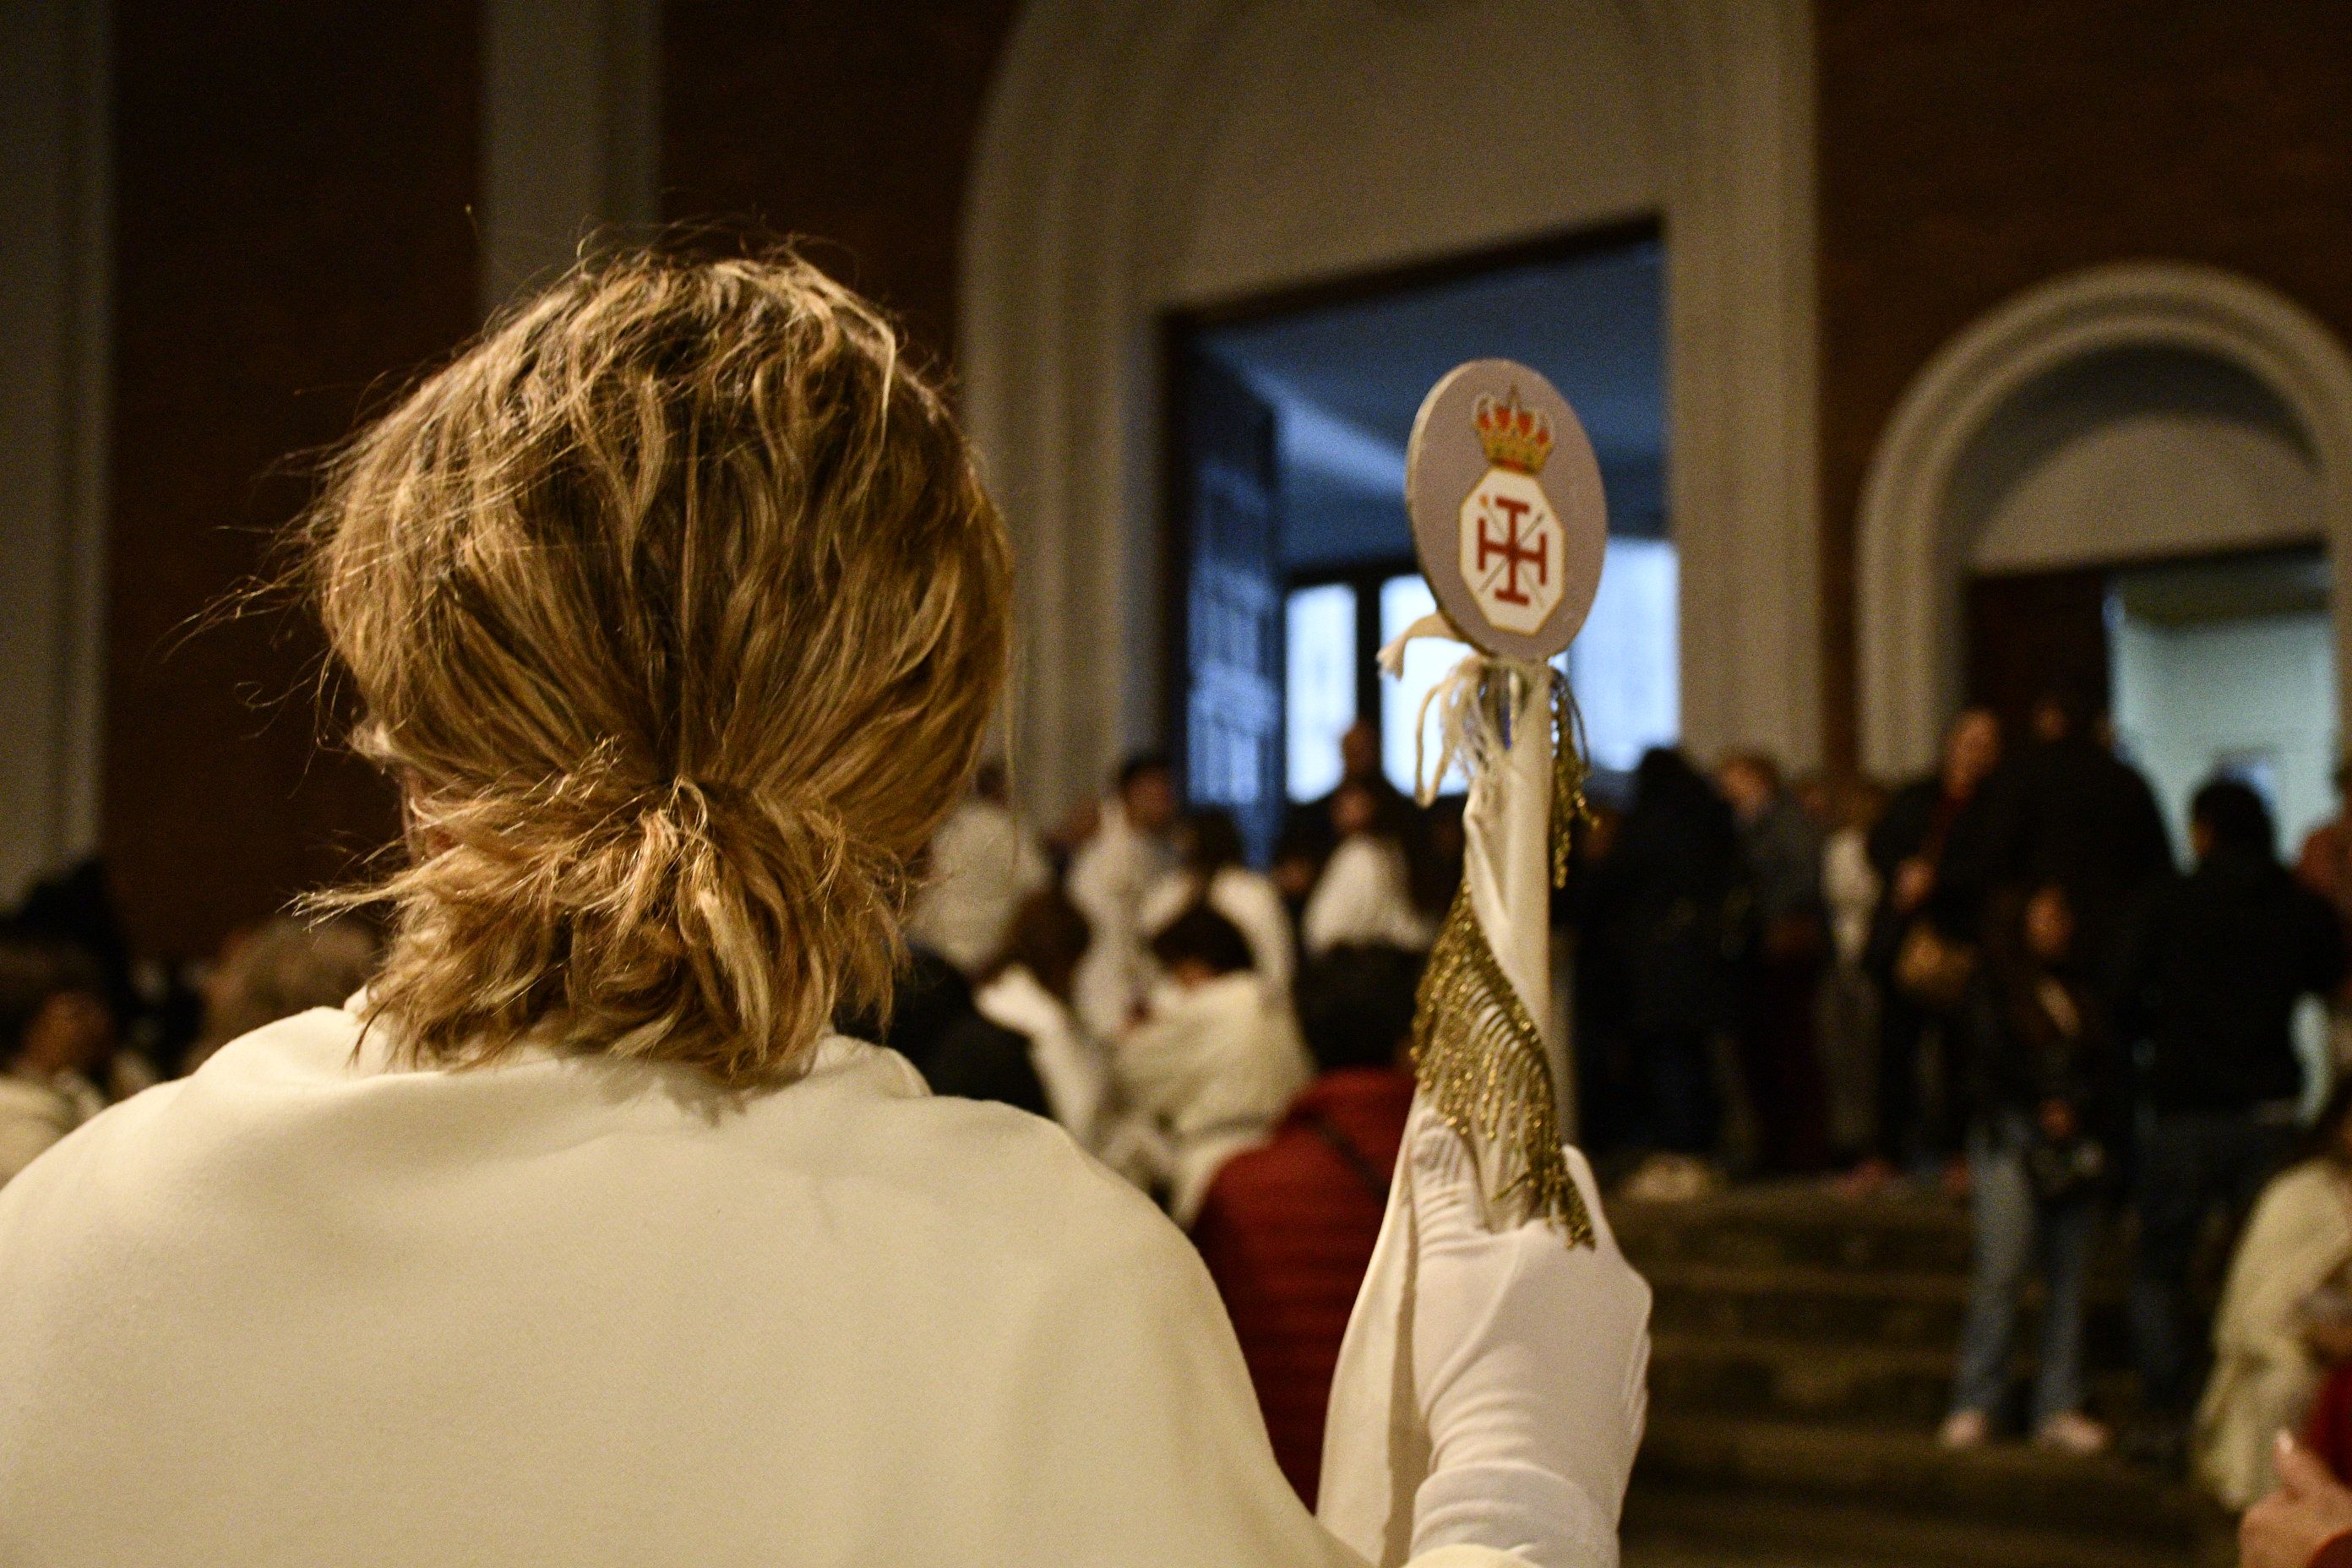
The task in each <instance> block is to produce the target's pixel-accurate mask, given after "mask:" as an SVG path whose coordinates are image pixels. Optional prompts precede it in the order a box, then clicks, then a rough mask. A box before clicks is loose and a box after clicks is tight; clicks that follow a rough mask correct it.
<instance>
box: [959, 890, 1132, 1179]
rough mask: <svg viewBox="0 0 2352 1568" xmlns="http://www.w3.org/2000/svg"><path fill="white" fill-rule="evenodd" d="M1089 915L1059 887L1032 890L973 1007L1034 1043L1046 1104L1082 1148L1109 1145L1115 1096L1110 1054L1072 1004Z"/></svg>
mask: <svg viewBox="0 0 2352 1568" xmlns="http://www.w3.org/2000/svg"><path fill="white" fill-rule="evenodd" d="M1087 940H1088V938H1087V919H1086V917H1085V916H1084V915H1082V914H1080V913H1079V912H1078V910H1077V907H1076V905H1074V904H1072V903H1071V902H1070V901H1069V900H1068V898H1066V896H1065V895H1064V894H1063V893H1062V892H1061V891H1060V889H1055V888H1045V889H1040V890H1039V891H1037V892H1034V893H1032V894H1031V895H1030V896H1029V897H1028V898H1027V899H1025V900H1023V901H1022V905H1021V907H1020V908H1019V909H1018V910H1015V911H1013V923H1012V925H1011V927H1010V929H1009V930H1008V931H1007V933H1006V936H1005V941H1004V945H1003V951H1002V952H999V953H998V954H997V956H996V958H995V959H994V960H993V961H992V963H991V964H990V965H989V967H988V968H987V969H986V970H984V971H982V974H981V977H980V983H979V984H978V986H977V987H976V989H974V991H973V992H972V998H971V1000H972V1005H973V1006H975V1007H977V1008H978V1009H979V1010H980V1015H981V1016H982V1017H983V1018H986V1019H987V1020H988V1021H989V1022H990V1023H992V1024H994V1025H996V1026H998V1027H999V1028H1003V1029H1010V1030H1012V1031H1013V1033H1014V1034H1016V1035H1019V1036H1021V1037H1023V1038H1024V1039H1026V1040H1027V1041H1028V1042H1029V1063H1030V1066H1032V1067H1033V1068H1035V1069H1036V1072H1037V1081H1038V1082H1039V1084H1041V1085H1042V1086H1043V1087H1044V1089H1045V1103H1046V1105H1047V1107H1048V1109H1050V1110H1052V1111H1053V1113H1054V1120H1055V1121H1058V1122H1060V1123H1061V1124H1062V1126H1063V1128H1064V1129H1065V1130H1066V1131H1068V1133H1069V1134H1070V1136H1071V1137H1072V1138H1074V1139H1076V1141H1077V1143H1078V1146H1079V1147H1080V1148H1082V1149H1086V1150H1088V1151H1090V1152H1092V1151H1097V1150H1099V1149H1100V1148H1101V1147H1102V1142H1103V1138H1104V1135H1105V1134H1106V1132H1107V1131H1108V1129H1109V1124H1110V1121H1111V1118H1112V1113H1113V1110H1114V1108H1115V1103H1116V1096H1115V1093H1114V1085H1113V1083H1112V1079H1111V1064H1110V1054H1109V1051H1108V1047H1105V1046H1104V1045H1103V1043H1102V1042H1101V1041H1099V1040H1097V1039H1096V1038H1095V1037H1093V1036H1091V1035H1089V1034H1087V1031H1086V1029H1085V1027H1084V1026H1081V1025H1080V1024H1079V1022H1078V1017H1077V1015H1076V1013H1075V1012H1073V1011H1072V1010H1071V1008H1070V993H1071V986H1072V984H1073V983H1074V982H1075V980H1076V974H1077V968H1078V964H1079V963H1081V962H1082V961H1083V960H1084V959H1085V957H1086V952H1087Z"/></svg>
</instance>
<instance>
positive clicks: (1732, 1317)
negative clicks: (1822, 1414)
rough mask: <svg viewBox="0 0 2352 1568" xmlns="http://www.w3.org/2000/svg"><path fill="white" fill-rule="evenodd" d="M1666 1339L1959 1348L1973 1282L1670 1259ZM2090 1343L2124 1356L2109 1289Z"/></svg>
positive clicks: (2116, 1304) (1655, 1281)
mask: <svg viewBox="0 0 2352 1568" xmlns="http://www.w3.org/2000/svg"><path fill="white" fill-rule="evenodd" d="M1646 1277H1647V1279H1649V1281H1650V1288H1651V1289H1652V1290H1653V1291H1654V1293H1655V1295H1656V1303H1655V1305H1654V1308H1653V1310H1652V1314H1651V1320H1650V1321H1651V1325H1652V1327H1653V1328H1654V1330H1655V1331H1658V1332H1660V1333H1675V1334H1710V1335H1715V1334H1729V1335H1741V1336H1746V1337H1750V1338H1760V1339H1778V1340H1785V1341H1789V1342H1792V1343H1795V1344H1801V1345H1802V1346H1805V1347H1811V1346H1816V1345H1820V1344H1823V1343H1830V1344H1867V1345H1911V1346H1918V1347H1922V1348H1927V1347H1938V1346H1939V1347H1942V1348H1945V1349H1949V1348H1950V1347H1952V1346H1953V1345H1956V1344H1957V1343H1958V1342H1959V1336H1960V1321H1961V1319H1962V1317H1963V1316H1964V1315H1965V1313H1966V1310H1967V1306H1968V1279H1967V1278H1966V1277H1965V1276H1964V1275H1961V1274H1958V1273H1952V1272H1948V1271H1942V1270H1937V1271H1932V1272H1922V1271H1917V1270H1910V1271H1899V1272H1898V1271H1889V1272H1861V1271H1856V1270H1854V1269H1851V1268H1823V1267H1820V1266H1814V1265H1805V1264H1790V1263H1780V1264H1772V1265H1769V1266H1766V1267H1761V1268H1759V1267H1755V1266H1748V1265H1737V1264H1722V1263H1707V1262H1689V1261H1684V1260H1674V1259H1669V1260H1666V1261H1663V1262H1659V1263H1655V1264H1653V1265H1652V1266H1651V1267H1650V1268H1649V1269H1648V1271H1647V1275H1646ZM2039 1303H2040V1292H2039V1290H2038V1289H2033V1288H2032V1287H2029V1288H2028V1289H2027V1291H2026V1292H2025V1296H2024V1301H2023V1304H2022V1308H2021V1317H2020V1323H2021V1332H2030V1331H2032V1330H2033V1329H2034V1327H2035V1325H2036V1324H2037V1323H2038V1321H2039V1319H2038V1315H2037V1314H2038V1311H2039ZM2085 1337H2086V1342H2087V1343H2088V1344H2089V1345H2091V1346H2094V1347H2097V1348H2099V1349H2101V1350H2103V1351H2105V1350H2110V1349H2112V1350H2114V1351H2116V1352H2118V1353H2119V1352H2120V1351H2121V1348H2122V1346H2123V1344H2124V1327H2123V1293H2122V1291H2121V1289H2118V1288H2116V1287H2115V1286H2114V1285H2113V1284H2112V1282H2108V1283H2106V1284H2105V1285H2104V1286H2103V1288H2101V1289H2098V1290H2095V1292H2094V1293H2093V1296H2092V1300H2091V1302H2090V1310H2089V1320H2088V1322H2087V1324H2086V1330H2085Z"/></svg>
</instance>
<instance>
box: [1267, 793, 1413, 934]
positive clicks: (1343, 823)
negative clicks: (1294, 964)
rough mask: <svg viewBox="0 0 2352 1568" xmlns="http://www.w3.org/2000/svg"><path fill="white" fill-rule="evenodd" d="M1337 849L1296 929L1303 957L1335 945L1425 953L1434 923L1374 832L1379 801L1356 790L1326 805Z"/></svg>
mask: <svg viewBox="0 0 2352 1568" xmlns="http://www.w3.org/2000/svg"><path fill="white" fill-rule="evenodd" d="M1331 810H1332V816H1333V818H1334V820H1335V822H1336V823H1337V825H1338V826H1339V832H1340V838H1339V847H1338V848H1337V849H1334V850H1333V851H1332V852H1331V858H1330V860H1329V861H1328V862H1327V863H1326V864H1325V866H1324V868H1323V875H1322V877H1321V879H1319V880H1318V881H1317V882H1316V884H1315V891H1314V892H1313V893H1312V894H1310V895H1309V896H1308V898H1307V910H1306V912H1305V913H1304V914H1302V915H1301V916H1300V917H1299V922H1298V929H1299V935H1300V937H1301V939H1302V940H1303V941H1304V942H1305V943H1306V947H1307V952H1308V954H1309V955H1315V954H1320V953H1325V952H1330V951H1331V950H1332V949H1333V948H1335V947H1396V948H1402V949H1404V950H1405V951H1407V952H1427V951H1428V950H1429V945H1430V943H1431V942H1434V941H1436V940H1437V922H1436V921H1434V920H1433V919H1432V918H1431V916H1430V915H1429V913H1428V912H1427V911H1426V910H1423V909H1422V908H1421V907H1420V906H1419V905H1417V904H1415V903H1414V902H1413V898H1412V868H1411V866H1410V865H1409V864H1408V863H1407V862H1406V860H1405V854H1404V847H1403V846H1402V844H1400V843H1398V842H1397V839H1396V837H1395V835H1393V834H1392V833H1390V832H1387V831H1384V830H1383V829H1382V827H1381V820H1380V811H1379V803H1378V802H1377V801H1376V800H1375V799H1374V797H1373V795H1372V794H1371V792H1370V790H1368V789H1366V788H1364V787H1363V786H1362V785H1360V784H1342V785H1341V786H1340V787H1339V794H1338V795H1337V796H1336V797H1335V798H1334V800H1333V802H1332V807H1331Z"/></svg>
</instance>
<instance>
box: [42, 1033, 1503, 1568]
mask: <svg viewBox="0 0 2352 1568" xmlns="http://www.w3.org/2000/svg"><path fill="white" fill-rule="evenodd" d="M108 1477H115V1478H121V1477H135V1478H137V1484H136V1485H131V1486H121V1485H108V1484H104V1479H105V1478H108ZM1356 1561H1357V1560H1356V1559H1355V1558H1354V1557H1353V1556H1352V1555H1351V1554H1349V1552H1347V1550H1346V1549H1345V1548H1343V1547H1341V1546H1339V1544H1338V1543H1337V1542H1334V1541H1333V1540H1332V1539H1331V1538H1330V1537H1329V1536H1328V1534H1326V1533H1325V1532H1324V1531H1322V1530H1321V1528H1320V1527H1319V1526H1318V1525H1317V1524H1316V1523H1315V1521H1313V1520H1312V1519H1311V1518H1309V1517H1308V1515H1307V1511H1306V1510H1304V1509H1303V1508H1302V1507H1300V1505H1299V1503H1298V1501H1297V1498H1296V1497H1295V1496H1293V1494H1292V1493H1291V1491H1290V1489H1289V1487H1288V1486H1287V1485H1286V1483H1285V1482H1284V1480H1283V1478H1282V1476H1281V1473H1280V1472H1279V1471H1278V1470H1277V1469H1276V1467H1275V1463H1274V1459H1273V1456H1272V1454H1271V1452H1270V1451H1269V1449H1268V1447H1267V1445H1266V1439H1265V1429H1264V1427H1263V1426H1262V1425H1261V1424H1260V1422H1259V1419H1258V1415H1257V1412H1256V1409H1255V1405H1254V1403H1253V1401H1252V1398H1251V1393H1250V1384H1249V1380H1248V1375H1247V1373H1246V1371H1245V1370H1244V1366H1243V1363H1242V1360H1241V1356H1240V1353H1239V1352H1238V1351H1237V1349H1236V1348H1235V1346H1234V1339H1233V1334H1232V1331H1231V1330H1230V1328H1229V1327H1228V1326H1227V1325H1226V1322H1225V1320H1224V1316H1223V1310H1222V1309H1221V1308H1220V1305H1219V1302H1218V1299H1217V1295H1216V1292H1215V1289H1214V1288H1213V1286H1212V1285H1211V1283H1210V1281H1209V1279H1208V1276H1207V1274H1206V1272H1205V1271H1204V1270H1203V1269H1202V1267H1201V1264H1200V1262H1199V1260H1198V1259H1197V1258H1195V1257H1194V1255H1193V1253H1192V1249H1191V1247H1189V1246H1188V1245H1187V1244H1186V1243H1185V1241H1184V1239H1183V1237H1181V1236H1180V1235H1179V1234H1178V1233H1177V1232H1176V1230H1175V1229H1174V1228H1173V1227H1172V1226H1170V1225H1169V1224H1168V1223H1167V1222H1166V1220H1165V1219H1163V1218H1162V1217H1161V1216H1160V1215H1158V1214H1157V1213H1155V1212H1153V1211H1152V1210H1151V1208H1150V1205H1148V1204H1146V1203H1145V1202H1144V1201H1143V1200H1142V1199H1140V1198H1139V1197H1138V1196H1137V1195H1136V1194H1134V1193H1133V1192H1131V1191H1129V1189H1127V1188H1125V1187H1124V1186H1122V1185H1121V1184H1118V1182H1117V1181H1116V1180H1114V1179H1113V1178H1111V1177H1110V1176H1109V1175H1108V1173H1106V1172H1104V1171H1102V1170H1101V1169H1100V1168H1099V1167H1098V1166H1097V1165H1095V1164H1094V1163H1092V1162H1090V1161H1088V1160H1087V1159H1086V1158H1085V1157H1084V1156H1083V1155H1081V1154H1080V1153H1079V1152H1077V1151H1076V1148H1075V1147H1074V1146H1073V1145H1072V1144H1071V1142H1070V1141H1069V1140H1068V1138H1066V1136H1064V1134H1063V1133H1062V1132H1061V1131H1059V1130H1058V1129H1057V1128H1055V1127H1053V1126H1052V1125H1051V1124H1049V1123H1047V1122H1045V1121H1039V1120H1037V1119H1036V1118H1034V1117H1029V1116H1024V1115H1023V1114H1021V1113H1020V1112H1018V1111H1013V1110H1008V1109H1006V1108H1004V1107H1002V1106H995V1105H988V1104H981V1103H976V1102H973V1101H970V1100H951V1099H932V1098H930V1097H929V1096H928V1095H926V1094H925V1093H924V1091H923V1089H922V1085H921V1082H920V1080H919V1079H918V1078H917V1077H916V1075H915V1073H914V1072H913V1071H912V1070H911V1069H910V1068H908V1067H907V1065H906V1064H905V1063H904V1062H903V1061H901V1060H900V1059H898V1058H896V1057H894V1056H892V1055H890V1054H888V1053H887V1052H883V1051H879V1050H877V1049H875V1048H873V1047H866V1046H861V1045H856V1044H854V1043H851V1042H848V1041H842V1040H835V1041H833V1042H829V1043H828V1044H827V1045H826V1046H825V1047H824V1051H823V1052H822V1054H821V1056H820V1057H819V1058H818V1061H817V1064H816V1066H815V1068H814V1071H813V1072H812V1073H811V1074H810V1075H809V1076H808V1077H807V1078H806V1079H803V1080H802V1081H800V1082H797V1083H794V1084H793V1085H791V1086H790V1087H787V1088H784V1089H780V1090H777V1091H774V1092H771V1093H766V1094H761V1095H754V1096H750V1097H744V1098H740V1099H735V1098H730V1097H726V1096H723V1095H720V1094H718V1093H717V1092H715V1091H713V1090H712V1089H709V1087H708V1086H707V1085H706V1084H704V1083H703V1082H702V1080H700V1079H697V1078H696V1077H695V1076H694V1075H692V1074H691V1073H688V1072H687V1071H686V1070H684V1069H681V1068H665V1067H639V1066H631V1065H629V1064H625V1063H622V1062H617V1061H614V1060H612V1059H610V1058H596V1057H584V1058H583V1057H572V1058H558V1057H554V1056H551V1055H547V1054H544V1053H536V1052H534V1053H530V1054H528V1055H526V1056H524V1057H522V1058H520V1059H517V1060H514V1061H512V1062H509V1063H507V1064H505V1065H501V1066H498V1067H493V1068H482V1069H478V1070H474V1071H468V1072H444V1071H433V1070H428V1071H403V1070H394V1069H391V1068H387V1066H386V1064H385V1053H384V1047H383V1031H382V1030H377V1031H374V1032H373V1033H372V1034H371V1035H370V1036H368V1037H366V1038H364V1039H363V1038H362V1032H361V1029H360V1026H359V1022H358V1020H357V1019H356V1018H354V1017H352V1016H351V1015H349V1014H347V1013H344V1012H341V1011H338V1010H328V1009H320V1010H317V1011H313V1012H310V1013H306V1014H302V1015H300V1016H297V1017H294V1018H290V1019H287V1020H284V1021H282V1022H280V1023H278V1024H274V1025H272V1026H269V1027H268V1028H266V1029H263V1030H260V1031H257V1033H255V1034H252V1035H248V1036H247V1037H244V1038H242V1039H240V1040H237V1041H235V1042H233V1043H232V1044H230V1045H229V1046H228V1047H226V1048H225V1049H223V1050H222V1051H221V1052H220V1053H219V1054H217V1055H216V1056H215V1057H214V1058H212V1059H211V1060H210V1061H208V1062H206V1063H205V1066H204V1067H203V1068H201V1069H200V1070H199V1071H197V1072H196V1073H195V1074H194V1075H193V1076H191V1077H189V1078H187V1079H180V1080H178V1081H175V1082H173V1083H168V1084H165V1085H163V1086H162V1087H160V1088H158V1089H152V1090H150V1091H148V1092H147V1093H145V1094H142V1095H141V1096H139V1097H138V1098H137V1099H135V1100H131V1101H129V1102H127V1103H125V1104H123V1105H121V1106H117V1107H116V1108H114V1109H113V1110H110V1111H108V1112H107V1113H106V1114H104V1115H102V1116H100V1117H99V1118H97V1119H96V1120H95V1121H91V1122H90V1123H89V1124H88V1125H86V1126H85V1127H83V1128H82V1129H80V1130H79V1131H77V1132H75V1133H74V1134H73V1135H72V1136H70V1137H68V1139H67V1140H66V1141H65V1142H62V1143H60V1144H58V1146H57V1147H55V1148H54V1149H52V1150H51V1151H50V1152H48V1153H47V1154H46V1155H44V1156H42V1157H41V1158H40V1159H39V1160H37V1162H35V1163H34V1164H33V1165H32V1166H31V1167H30V1168H29V1169H28V1170H27V1171H26V1173H24V1174H23V1175H22V1176H20V1177H19V1178H18V1179H17V1180H16V1181H15V1182H13V1183H11V1184H9V1185H8V1186H7V1187H6V1188H5V1190H0V1562H5V1563H38V1564H41V1565H42V1568H134V1565H141V1564H165V1563H168V1564H172V1565H173V1568H230V1565H235V1568H297V1565H299V1568H312V1565H314V1564H319V1563H335V1564H337V1565H338V1568H394V1565H395V1564H397V1565H400V1568H411V1565H415V1564H421V1563H430V1564H433V1565H434V1568H474V1565H479V1568H490V1565H493V1564H495V1565H496V1568H542V1565H543V1568H605V1565H609V1568H737V1565H743V1568H749V1565H751V1564H760V1565H761V1568H814V1565H818V1564H824V1565H840V1568H849V1565H852V1564H855V1565H856V1568H874V1565H877V1564H892V1565H896V1564H908V1565H909V1568H911V1565H915V1564H920V1565H923V1568H956V1565H961V1564H970V1565H971V1568H982V1565H987V1568H1030V1565H1036V1568H1045V1565H1046V1564H1052V1565H1054V1568H1064V1565H1067V1568H1095V1565H1099V1568H1145V1565H1150V1568H1277V1565H1279V1568H1307V1565H1310V1564H1343V1563H1344V1564H1353V1563H1355V1562H1356ZM1515 1561H1517V1560H1516V1559H1514V1558H1512V1557H1510V1556H1507V1555H1506V1554H1503V1553H1501V1552H1490V1551H1488V1550H1486V1549H1485V1548H1467V1549H1465V1548H1459V1547H1457V1548H1454V1549H1451V1550H1450V1551H1449V1552H1435V1553H1431V1554H1429V1555H1428V1556H1427V1557H1426V1558H1425V1559H1424V1560H1423V1565H1422V1568H1437V1565H1438V1564H1440V1563H1444V1564H1446V1565H1447V1568H1501V1565H1506V1564H1508V1563H1513V1562H1515Z"/></svg>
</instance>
